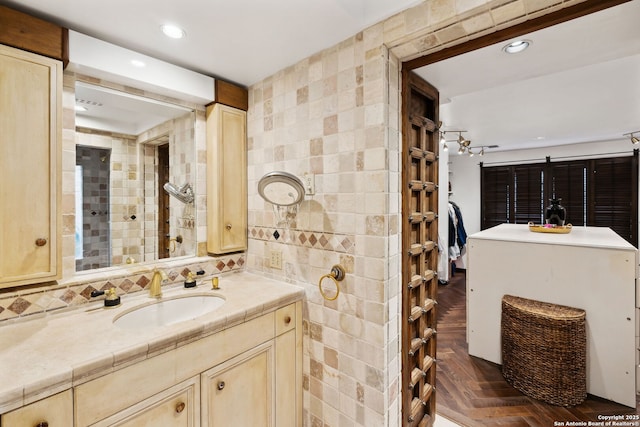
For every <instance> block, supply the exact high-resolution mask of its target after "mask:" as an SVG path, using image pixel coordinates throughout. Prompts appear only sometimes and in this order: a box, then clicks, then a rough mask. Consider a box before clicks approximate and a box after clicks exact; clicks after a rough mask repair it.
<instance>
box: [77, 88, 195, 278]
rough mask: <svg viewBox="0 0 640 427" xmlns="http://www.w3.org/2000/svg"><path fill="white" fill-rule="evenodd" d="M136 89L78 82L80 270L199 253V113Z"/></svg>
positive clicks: (78, 225)
mask: <svg viewBox="0 0 640 427" xmlns="http://www.w3.org/2000/svg"><path fill="white" fill-rule="evenodd" d="M133 91H134V90H131V91H127V92H122V91H117V90H114V89H111V88H107V87H103V86H97V85H93V84H89V83H87V82H84V81H77V82H76V88H75V94H76V141H75V142H76V175H75V178H76V181H75V188H76V224H75V226H76V232H75V248H76V250H75V255H76V271H84V270H90V269H96V268H103V267H110V266H116V265H122V264H131V263H138V262H146V261H155V260H158V259H162V258H169V257H177V256H194V255H195V254H196V247H197V243H196V240H197V239H196V218H195V212H196V211H195V201H193V191H194V188H193V186H195V183H196V167H195V164H196V149H195V120H196V119H195V112H194V111H193V110H192V109H191V108H187V107H184V106H180V105H176V104H171V103H167V102H164V101H160V100H158V99H151V98H145V97H142V96H139V95H137V94H135V93H133ZM166 183H173V184H171V186H174V187H176V188H177V189H179V190H184V191H185V192H187V194H188V195H189V196H190V197H188V196H186V195H185V196H184V197H181V198H180V199H179V198H175V197H170V195H169V193H168V192H167V191H165V189H164V186H165V184H166ZM174 184H176V185H174ZM187 189H188V190H187ZM185 202H188V203H185Z"/></svg>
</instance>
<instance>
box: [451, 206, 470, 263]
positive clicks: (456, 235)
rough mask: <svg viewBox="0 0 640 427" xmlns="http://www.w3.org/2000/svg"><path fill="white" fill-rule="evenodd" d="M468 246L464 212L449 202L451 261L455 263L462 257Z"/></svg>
mask: <svg viewBox="0 0 640 427" xmlns="http://www.w3.org/2000/svg"><path fill="white" fill-rule="evenodd" d="M466 244H467V232H466V231H465V229H464V222H463V220H462V212H461V211H460V207H459V206H458V205H456V204H455V203H454V202H451V201H450V202H449V259H450V260H451V261H455V260H456V259H458V258H459V257H460V254H461V253H462V250H463V249H464V246H465V245H466Z"/></svg>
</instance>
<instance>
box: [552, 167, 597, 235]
mask: <svg viewBox="0 0 640 427" xmlns="http://www.w3.org/2000/svg"><path fill="white" fill-rule="evenodd" d="M587 169H588V165H587V162H586V161H574V162H558V163H555V162H554V163H551V164H550V176H551V177H552V178H551V188H550V189H549V190H548V193H547V194H548V197H547V200H545V202H546V205H549V200H548V199H551V198H560V199H562V202H561V203H560V204H561V205H562V206H564V208H565V209H566V211H567V218H566V220H565V222H566V223H570V224H572V225H585V223H586V219H587V203H586V200H587V193H586V191H587V181H586V179H587Z"/></svg>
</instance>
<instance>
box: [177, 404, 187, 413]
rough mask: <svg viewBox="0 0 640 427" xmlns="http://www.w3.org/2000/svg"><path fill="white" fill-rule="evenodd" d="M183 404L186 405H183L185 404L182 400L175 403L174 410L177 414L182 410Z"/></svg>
mask: <svg viewBox="0 0 640 427" xmlns="http://www.w3.org/2000/svg"><path fill="white" fill-rule="evenodd" d="M185 406H187V405H185V404H184V402H180V403H178V404H177V405H176V412H177V413H178V414H179V413H181V412H182V411H184V408H185Z"/></svg>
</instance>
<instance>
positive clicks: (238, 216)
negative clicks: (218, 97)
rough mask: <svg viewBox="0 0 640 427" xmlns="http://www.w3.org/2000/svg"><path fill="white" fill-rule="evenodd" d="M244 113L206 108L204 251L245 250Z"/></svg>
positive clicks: (215, 107)
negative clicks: (205, 226) (205, 242)
mask: <svg viewBox="0 0 640 427" xmlns="http://www.w3.org/2000/svg"><path fill="white" fill-rule="evenodd" d="M246 122H247V113H246V112H245V111H242V110H238V109H236V108H231V107H228V106H226V105H222V104H213V105H212V106H209V107H207V175H208V176H207V250H208V251H209V252H211V253H214V254H223V253H229V252H236V251H242V250H245V249H246V248H247V133H246Z"/></svg>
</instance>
